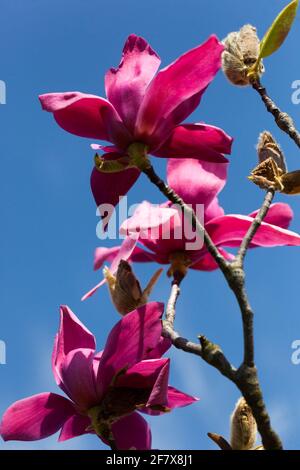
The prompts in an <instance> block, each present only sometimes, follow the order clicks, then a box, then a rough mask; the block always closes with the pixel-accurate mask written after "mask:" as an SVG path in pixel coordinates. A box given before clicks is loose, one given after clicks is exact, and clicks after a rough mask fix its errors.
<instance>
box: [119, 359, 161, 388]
mask: <svg viewBox="0 0 300 470" xmlns="http://www.w3.org/2000/svg"><path fill="white" fill-rule="evenodd" d="M169 362H170V359H166V358H163V359H151V360H146V361H141V362H139V363H138V364H135V365H134V366H132V367H130V369H128V370H127V371H126V372H125V374H122V375H120V377H119V378H118V379H117V382H116V385H115V386H116V387H117V388H119V387H128V388H149V389H152V388H153V387H154V386H155V384H156V382H157V379H158V377H159V375H160V372H161V371H162V370H163V369H164V368H165V366H166V365H167V364H169Z"/></svg>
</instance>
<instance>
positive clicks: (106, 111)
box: [39, 91, 132, 149]
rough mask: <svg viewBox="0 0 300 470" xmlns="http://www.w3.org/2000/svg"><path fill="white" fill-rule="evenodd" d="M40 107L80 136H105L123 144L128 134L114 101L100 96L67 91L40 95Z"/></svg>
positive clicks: (100, 138) (59, 123)
mask: <svg viewBox="0 0 300 470" xmlns="http://www.w3.org/2000/svg"><path fill="white" fill-rule="evenodd" d="M39 100H40V102H41V105H42V108H43V109H44V110H45V111H48V112H51V113H53V115H54V118H55V120H56V122H57V123H58V125H59V126H60V127H62V128H63V129H64V130H65V131H67V132H70V133H71V134H75V135H78V136H80V137H88V138H91V139H99V140H107V141H109V142H113V143H115V144H117V145H118V147H120V148H122V149H123V148H126V146H127V145H128V144H129V142H130V141H131V139H132V138H131V136H130V134H129V133H128V131H127V129H126V128H125V126H124V124H123V123H122V121H121V118H120V116H119V115H118V113H117V111H116V110H115V108H114V107H113V105H112V104H111V103H110V102H109V101H107V100H105V99H104V98H101V97H100V96H95V95H89V94H85V93H80V92H78V91H70V92H66V93H47V94H44V95H40V96H39Z"/></svg>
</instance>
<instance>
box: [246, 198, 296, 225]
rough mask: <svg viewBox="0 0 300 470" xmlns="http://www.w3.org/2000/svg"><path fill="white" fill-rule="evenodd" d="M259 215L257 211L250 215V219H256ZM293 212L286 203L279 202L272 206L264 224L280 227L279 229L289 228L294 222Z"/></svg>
mask: <svg viewBox="0 0 300 470" xmlns="http://www.w3.org/2000/svg"><path fill="white" fill-rule="evenodd" d="M257 213H258V210H257V211H254V212H252V213H251V214H249V217H253V218H254V217H255V216H256V215H257ZM293 216H294V214H293V211H292V209H291V207H290V206H289V205H288V204H285V203H284V202H277V203H275V204H272V205H271V207H270V209H269V212H268V214H267V216H266V217H265V218H264V222H267V223H268V224H272V225H278V227H282V228H289V226H290V223H291V222H292V220H293Z"/></svg>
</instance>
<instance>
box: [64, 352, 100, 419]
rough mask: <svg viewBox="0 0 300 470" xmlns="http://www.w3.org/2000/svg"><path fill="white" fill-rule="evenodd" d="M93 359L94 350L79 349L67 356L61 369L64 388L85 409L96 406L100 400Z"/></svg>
mask: <svg viewBox="0 0 300 470" xmlns="http://www.w3.org/2000/svg"><path fill="white" fill-rule="evenodd" d="M93 360H94V352H93V351H92V350H90V349H83V348H81V349H77V350H75V351H71V352H70V353H69V354H68V355H67V356H66V358H65V359H64V361H63V363H62V365H61V370H60V375H61V380H62V382H63V386H64V390H65V391H66V393H67V394H68V395H69V397H70V398H71V400H72V401H73V402H74V403H76V404H77V405H78V406H79V407H80V408H82V409H84V410H87V409H89V408H91V407H92V406H95V405H96V404H97V401H98V397H97V393H96V387H95V376H94V369H93Z"/></svg>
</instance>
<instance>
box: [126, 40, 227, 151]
mask: <svg viewBox="0 0 300 470" xmlns="http://www.w3.org/2000/svg"><path fill="white" fill-rule="evenodd" d="M223 49H224V47H223V45H222V44H221V43H220V42H219V41H218V39H217V38H216V36H211V37H210V38H209V39H208V40H207V41H206V42H205V43H204V44H202V45H200V46H198V47H196V48H195V49H192V50H190V51H188V52H187V53H185V54H183V55H182V56H180V57H179V58H178V59H177V60H176V61H175V62H173V63H172V64H171V65H169V66H168V67H166V68H165V69H163V70H161V71H160V72H159V73H158V74H157V75H156V77H155V78H154V79H153V80H152V82H151V84H150V85H149V87H148V89H147V92H146V94H145V97H144V99H143V101H142V104H141V106H140V109H139V113H138V117H137V121H136V135H135V137H139V138H140V139H141V140H142V141H143V142H146V143H147V140H148V142H149V143H150V144H151V139H153V137H155V133H158V134H159V126H160V125H163V123H164V121H165V120H166V119H167V118H168V117H169V116H170V114H171V113H172V112H175V113H176V109H177V108H178V107H179V106H182V105H183V103H185V102H186V101H188V100H190V101H189V107H188V108H187V109H185V113H184V114H183V113H182V112H180V113H178V116H177V119H179V120H178V122H177V123H176V122H174V119H172V121H173V122H172V126H173V125H175V124H179V122H181V121H182V120H183V119H185V118H186V117H187V116H188V115H189V114H191V113H192V111H193V110H194V109H195V107H196V106H197V105H198V102H199V100H192V98H193V97H194V96H195V95H197V94H199V93H200V92H201V91H203V90H204V89H205V88H206V87H207V85H208V84H209V83H210V82H211V81H212V79H213V78H214V76H215V74H216V73H217V71H218V70H219V68H220V66H221V53H222V51H223ZM164 130H165V131H166V129H164ZM170 130H171V129H170ZM167 136H168V135H166V136H165V138H167ZM160 137H161V136H160Z"/></svg>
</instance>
